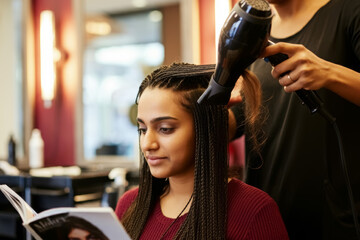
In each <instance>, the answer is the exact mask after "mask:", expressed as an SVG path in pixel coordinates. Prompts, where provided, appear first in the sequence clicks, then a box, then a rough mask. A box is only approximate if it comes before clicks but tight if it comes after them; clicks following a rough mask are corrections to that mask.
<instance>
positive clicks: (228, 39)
mask: <svg viewBox="0 0 360 240" xmlns="http://www.w3.org/2000/svg"><path fill="white" fill-rule="evenodd" d="M271 20H272V12H271V8H270V5H269V3H268V2H267V1H266V0H241V1H239V2H238V3H237V4H236V5H235V6H234V8H233V9H232V10H231V12H230V14H229V16H228V18H227V19H226V21H225V23H224V25H223V27H222V29H221V34H220V37H219V45H218V59H217V64H216V68H215V72H214V74H213V76H212V77H211V80H210V83H209V86H208V88H207V89H206V90H205V92H204V93H203V94H202V95H201V96H200V98H199V99H198V103H199V104H214V105H215V104H216V105H226V104H227V103H228V102H229V99H230V96H231V91H232V89H233V88H234V86H235V83H236V81H237V80H238V78H239V76H240V75H241V74H242V73H243V72H244V70H245V69H246V68H247V67H249V66H250V64H252V63H253V62H254V61H255V60H256V59H257V58H258V57H259V56H260V54H261V53H262V51H263V50H264V48H265V47H266V46H268V45H270V44H273V43H272V42H270V41H269V40H268V37H269V35H270V29H271ZM287 58H288V56H287V55H286V54H282V53H279V54H276V55H273V56H269V57H267V58H266V59H265V60H267V61H269V62H270V63H271V64H272V65H273V66H276V65H277V64H279V63H281V62H282V61H284V60H286V59H287ZM285 74H287V73H285ZM285 74H284V75H285ZM295 92H296V94H297V96H298V97H299V98H300V100H301V102H302V104H305V105H306V106H307V107H308V108H309V109H310V112H311V113H315V112H317V111H318V110H320V111H319V112H320V113H321V114H322V115H325V116H324V117H326V118H327V119H328V120H330V121H334V118H333V117H331V116H329V115H328V113H327V112H326V111H324V110H323V109H322V108H321V106H322V104H323V103H322V101H321V100H320V98H319V97H318V95H317V94H316V92H315V91H308V90H304V89H300V90H298V91H295Z"/></svg>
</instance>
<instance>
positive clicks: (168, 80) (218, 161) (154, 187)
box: [122, 63, 228, 239]
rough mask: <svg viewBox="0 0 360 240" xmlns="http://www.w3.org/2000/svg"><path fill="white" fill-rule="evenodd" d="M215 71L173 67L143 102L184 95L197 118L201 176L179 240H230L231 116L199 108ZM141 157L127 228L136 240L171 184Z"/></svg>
mask: <svg viewBox="0 0 360 240" xmlns="http://www.w3.org/2000/svg"><path fill="white" fill-rule="evenodd" d="M214 69H215V65H193V64H187V63H173V64H171V65H168V66H162V67H160V68H158V69H157V70H155V71H154V72H152V73H151V74H149V75H148V76H147V77H146V78H145V79H144V80H143V82H142V83H141V85H140V87H139V92H138V96H137V100H138V98H140V97H141V95H142V93H143V92H144V90H145V89H146V88H160V89H171V90H172V91H174V92H177V93H180V94H181V96H182V97H181V100H180V101H181V104H182V106H183V107H184V108H185V109H186V110H187V111H189V112H190V113H191V114H192V115H193V119H194V126H195V127H194V128H195V138H196V139H195V158H194V159H195V172H194V192H193V201H192V204H191V207H190V210H189V213H188V215H187V217H186V219H185V221H184V223H183V224H182V225H181V227H180V229H179V230H178V232H177V233H176V236H175V239H225V237H226V226H227V224H226V219H227V182H228V176H227V170H228V161H227V160H228V157H227V146H228V111H227V108H226V106H219V105H217V106H216V105H199V104H197V100H198V98H199V97H200V96H201V94H202V93H203V92H204V90H205V89H206V88H207V86H208V84H209V81H210V78H211V75H212V74H213V73H214ZM140 154H141V159H140V161H141V168H140V181H139V191H138V195H137V197H136V199H135V200H134V202H133V203H132V204H131V206H130V207H129V208H128V209H127V211H126V212H125V214H124V216H123V219H122V222H123V225H124V227H125V228H126V229H127V231H128V233H129V235H130V236H131V237H132V239H139V238H140V236H141V233H142V230H143V228H144V226H145V224H146V221H147V219H148V216H149V213H150V212H151V209H152V208H153V207H154V206H155V203H156V201H158V199H159V198H160V196H161V195H162V194H163V193H164V189H165V187H166V186H167V185H168V184H169V182H168V181H166V180H165V179H159V178H155V177H153V176H152V175H151V173H150V169H149V166H148V164H147V162H146V160H145V157H144V155H143V154H142V152H141V151H140Z"/></svg>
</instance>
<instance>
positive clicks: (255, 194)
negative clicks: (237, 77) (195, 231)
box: [115, 179, 288, 240]
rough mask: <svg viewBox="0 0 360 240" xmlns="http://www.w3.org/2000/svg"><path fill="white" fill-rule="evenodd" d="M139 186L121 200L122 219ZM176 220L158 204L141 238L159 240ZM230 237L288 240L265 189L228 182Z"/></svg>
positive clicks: (170, 234) (118, 209)
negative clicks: (169, 216) (163, 212)
mask: <svg viewBox="0 0 360 240" xmlns="http://www.w3.org/2000/svg"><path fill="white" fill-rule="evenodd" d="M137 192H138V189H137V188H136V189H133V190H130V191H128V192H126V193H125V194H124V195H123V196H122V197H121V199H120V200H119V202H118V205H117V207H116V210H115V213H116V215H117V216H118V217H119V219H121V217H122V216H123V214H124V213H125V211H126V210H127V208H128V207H129V206H130V204H131V203H132V201H133V200H134V199H135V197H136V195H137ZM186 216H187V214H184V215H182V216H181V217H180V218H179V219H178V220H177V221H176V223H175V224H174V225H173V226H172V227H171V228H170V230H169V231H168V233H167V234H166V236H165V237H164V239H172V238H173V237H174V236H175V234H176V232H177V230H178V229H179V228H180V226H181V224H182V222H183V221H184V220H185V218H186ZM173 221H174V219H171V218H167V217H165V216H164V215H163V214H162V212H161V208H160V202H159V201H158V202H157V203H156V206H155V208H154V209H153V212H152V213H151V214H150V217H149V219H148V220H147V223H146V225H145V228H144V229H143V233H142V235H141V238H140V239H147V240H152V239H154V240H155V239H156V240H158V239H159V238H160V236H161V235H162V234H163V233H164V232H165V231H166V229H167V227H168V226H169V225H170V224H171V223H172V222H173ZM226 238H227V239H266V240H271V239H274V240H275V239H276V240H282V239H288V235H287V232H286V229H285V225H284V223H283V221H282V218H281V215H280V212H279V209H278V207H277V205H276V203H275V201H274V200H273V199H272V198H271V197H270V196H269V195H267V194H266V193H265V192H263V191H261V190H259V189H257V188H254V187H252V186H249V185H247V184H245V183H243V182H241V181H239V180H237V179H233V180H231V181H230V182H229V185H228V226H227V236H226Z"/></svg>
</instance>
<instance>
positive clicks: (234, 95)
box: [227, 77, 243, 108]
mask: <svg viewBox="0 0 360 240" xmlns="http://www.w3.org/2000/svg"><path fill="white" fill-rule="evenodd" d="M242 80H243V78H242V77H240V78H239V79H238V80H237V82H236V83H235V86H234V88H233V90H232V91H231V96H230V100H229V102H228V104H227V107H228V108H230V107H231V106H233V105H235V104H237V103H240V102H241V101H242V97H241V94H240V92H241V82H242Z"/></svg>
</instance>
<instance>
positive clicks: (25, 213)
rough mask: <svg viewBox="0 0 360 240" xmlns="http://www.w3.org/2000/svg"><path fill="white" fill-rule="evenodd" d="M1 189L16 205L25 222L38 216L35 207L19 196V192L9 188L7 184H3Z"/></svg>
mask: <svg viewBox="0 0 360 240" xmlns="http://www.w3.org/2000/svg"><path fill="white" fill-rule="evenodd" d="M0 190H1V191H2V192H3V194H4V195H5V197H6V198H7V199H8V200H9V202H10V203H11V204H12V205H13V206H14V208H15V209H16V211H17V212H18V213H19V215H20V217H21V219H22V221H23V222H27V221H28V220H29V219H31V218H33V217H34V216H36V214H37V213H36V212H35V211H34V209H32V208H31V207H30V206H29V204H27V203H26V202H25V201H24V199H22V197H20V196H19V194H17V193H16V192H15V191H13V190H12V189H11V188H9V186H7V185H6V184H1V185H0Z"/></svg>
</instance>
